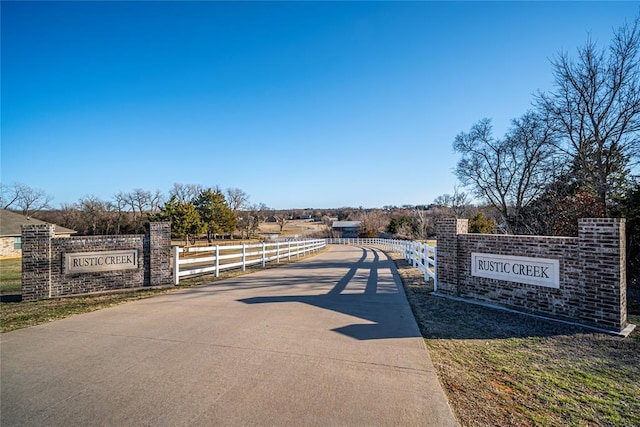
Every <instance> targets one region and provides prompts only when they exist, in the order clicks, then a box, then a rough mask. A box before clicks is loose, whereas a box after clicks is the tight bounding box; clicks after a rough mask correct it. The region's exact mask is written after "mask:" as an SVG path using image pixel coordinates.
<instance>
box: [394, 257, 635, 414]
mask: <svg viewBox="0 0 640 427" xmlns="http://www.w3.org/2000/svg"><path fill="white" fill-rule="evenodd" d="M392 257H393V258H395V259H394V261H395V262H396V265H397V266H398V271H399V273H400V275H401V277H402V279H403V282H404V286H405V289H406V292H407V297H408V299H409V302H410V304H411V306H412V309H413V311H414V314H415V317H416V320H417V321H418V324H419V325H420V328H421V331H422V334H423V336H424V337H425V342H426V344H427V347H428V348H429V352H430V355H431V358H432V360H433V363H434V365H435V368H436V370H437V372H438V375H439V378H440V381H441V383H442V385H443V387H444V388H445V391H446V393H447V395H448V398H449V401H450V403H451V406H452V408H453V410H454V412H455V414H456V416H457V417H458V420H459V422H460V424H461V425H463V426H534V425H542V426H601V425H605V426H606V425H611V426H635V425H640V356H639V355H640V331H638V330H636V331H634V332H633V333H632V334H631V335H630V336H629V337H627V338H625V339H622V338H619V337H616V336H611V335H607V334H602V333H596V332H593V331H592V330H589V329H586V328H581V327H577V326H571V325H567V324H563V323H559V322H553V321H547V320H543V319H537V318H532V317H529V316H523V315H520V314H514V313H509V312H506V311H502V310H495V309H490V308H486V307H481V306H476V305H471V304H467V303H463V302H459V301H452V300H448V299H445V298H440V297H435V296H433V295H431V291H432V290H433V289H432V287H431V286H429V285H428V284H426V283H425V282H424V281H423V280H422V278H421V275H419V274H418V273H417V271H416V269H413V268H411V266H409V265H408V264H407V263H406V262H405V261H404V260H402V259H398V257H397V256H395V255H392ZM631 320H632V321H634V322H636V323H637V322H638V321H639V320H640V318H638V317H631Z"/></svg>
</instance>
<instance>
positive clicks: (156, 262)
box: [149, 222, 173, 286]
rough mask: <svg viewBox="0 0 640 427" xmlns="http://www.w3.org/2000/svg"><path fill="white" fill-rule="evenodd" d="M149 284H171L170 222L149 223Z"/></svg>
mask: <svg viewBox="0 0 640 427" xmlns="http://www.w3.org/2000/svg"><path fill="white" fill-rule="evenodd" d="M149 250H150V256H149V267H150V269H151V271H150V285H151V286H165V285H173V280H172V278H171V223H170V222H152V223H150V224H149Z"/></svg>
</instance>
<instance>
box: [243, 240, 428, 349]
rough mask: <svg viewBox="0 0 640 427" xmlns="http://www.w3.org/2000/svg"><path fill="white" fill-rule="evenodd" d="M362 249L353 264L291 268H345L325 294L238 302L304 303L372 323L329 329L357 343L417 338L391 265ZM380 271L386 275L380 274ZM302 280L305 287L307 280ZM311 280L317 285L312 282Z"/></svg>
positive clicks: (366, 249)
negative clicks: (304, 282) (357, 341)
mask: <svg viewBox="0 0 640 427" xmlns="http://www.w3.org/2000/svg"><path fill="white" fill-rule="evenodd" d="M361 249H362V256H361V257H360V259H359V260H358V261H357V262H355V263H354V262H352V261H343V262H337V261H329V262H326V263H325V262H315V263H305V265H304V266H303V265H297V266H292V267H291V268H299V269H309V268H313V269H319V270H320V271H321V270H322V268H348V271H347V273H346V274H345V275H344V276H343V277H342V278H341V279H340V280H339V281H338V282H336V283H335V285H334V286H333V287H332V288H331V289H330V290H329V291H328V292H327V293H322V294H318V295H308V294H307V295H284V296H268V297H252V298H244V299H240V300H238V301H240V302H243V303H246V304H270V303H303V304H308V305H312V306H314V307H318V308H322V309H325V310H331V311H335V312H338V313H342V314H346V315H349V316H353V317H357V318H359V319H363V320H366V321H368V322H371V323H355V324H351V325H347V326H343V327H340V328H335V329H332V331H334V332H337V333H340V334H343V335H346V336H349V337H351V338H354V339H357V340H372V339H389V338H410V337H420V336H421V335H420V331H419V330H418V328H417V325H416V324H415V321H414V320H413V316H412V315H411V311H410V309H409V306H408V305H407V302H406V299H405V296H404V291H403V289H402V285H400V279H399V276H398V274H397V271H396V270H395V264H394V263H393V261H392V260H390V259H388V258H387V257H386V255H384V254H383V253H382V252H381V251H379V250H376V249H373V248H361ZM381 253H382V254H383V256H384V258H385V259H383V260H381V259H380V254H381ZM369 255H371V256H372V260H371V261H367V257H368V256H369ZM383 270H388V272H387V271H384V273H386V274H379V271H383ZM364 274H366V281H365V280H364ZM285 280H286V279H285ZM305 280H306V282H307V283H308V281H309V277H306V278H305ZM313 280H314V283H316V281H315V278H313Z"/></svg>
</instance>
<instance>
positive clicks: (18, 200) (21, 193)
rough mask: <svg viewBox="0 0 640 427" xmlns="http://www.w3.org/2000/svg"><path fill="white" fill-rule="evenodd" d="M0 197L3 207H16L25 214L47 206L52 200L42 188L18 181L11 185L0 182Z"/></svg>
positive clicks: (27, 214)
mask: <svg viewBox="0 0 640 427" xmlns="http://www.w3.org/2000/svg"><path fill="white" fill-rule="evenodd" d="M0 197H1V201H2V208H3V209H9V208H12V209H16V210H19V211H20V212H22V214H23V215H25V216H29V215H31V214H33V213H35V212H38V211H40V210H42V209H47V208H49V207H50V206H49V203H51V201H52V200H53V197H52V196H50V195H48V194H47V193H46V192H45V191H44V190H41V189H39V188H32V187H29V186H28V185H25V184H22V183H19V182H15V183H13V184H11V185H6V184H4V183H0Z"/></svg>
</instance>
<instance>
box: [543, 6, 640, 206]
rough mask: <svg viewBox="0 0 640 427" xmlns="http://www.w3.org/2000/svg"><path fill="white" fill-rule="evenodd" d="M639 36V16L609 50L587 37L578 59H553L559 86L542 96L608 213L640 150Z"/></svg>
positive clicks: (545, 108)
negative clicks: (613, 197)
mask: <svg viewBox="0 0 640 427" xmlns="http://www.w3.org/2000/svg"><path fill="white" fill-rule="evenodd" d="M639 40H640V34H639V28H638V19H636V20H635V22H634V23H633V24H632V25H627V24H625V25H624V26H623V27H621V28H620V29H619V30H618V31H615V32H614V36H613V40H612V41H611V43H610V45H609V49H608V51H607V50H604V49H599V48H598V47H597V46H596V43H595V42H593V41H591V40H590V39H588V40H587V43H586V44H585V45H584V46H583V47H580V48H578V57H577V59H576V60H573V59H571V58H570V57H569V55H568V54H567V53H566V52H561V53H559V54H558V55H557V56H556V58H555V59H554V60H553V61H552V65H553V68H554V77H555V87H556V89H555V91H554V92H549V93H541V94H539V95H538V97H537V102H538V105H539V107H540V108H541V110H542V111H544V112H545V113H546V115H547V117H548V119H549V122H550V123H551V124H552V125H553V127H554V129H555V130H556V131H557V132H558V134H559V135H560V136H561V142H562V143H563V144H562V145H560V146H559V147H560V148H562V149H563V150H565V151H566V152H567V153H568V154H570V155H571V156H573V157H574V158H575V160H576V162H577V164H578V166H579V171H580V173H581V175H582V176H581V178H582V179H583V181H584V182H583V185H586V186H588V187H591V188H592V190H593V191H594V192H595V194H597V196H598V203H599V204H600V206H601V211H602V212H603V215H604V216H606V215H607V213H608V204H609V202H610V199H611V192H612V191H613V190H614V189H616V188H617V187H619V185H620V183H622V182H624V180H625V178H626V176H625V175H626V173H627V171H628V168H629V167H630V166H631V165H632V163H633V160H634V159H636V160H637V158H638V156H639V154H640V139H639V137H638V131H639V130H640V79H639V76H640V75H639V71H640V69H639V62H638V48H639ZM607 52H608V53H607Z"/></svg>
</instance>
